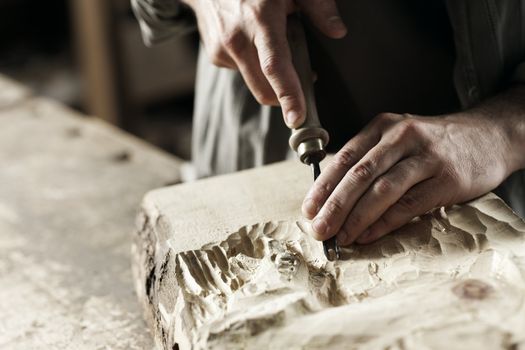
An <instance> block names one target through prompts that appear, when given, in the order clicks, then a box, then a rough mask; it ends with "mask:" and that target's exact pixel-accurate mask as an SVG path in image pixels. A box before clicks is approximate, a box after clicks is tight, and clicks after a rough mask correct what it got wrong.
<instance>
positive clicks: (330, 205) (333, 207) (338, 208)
mask: <svg viewBox="0 0 525 350" xmlns="http://www.w3.org/2000/svg"><path fill="white" fill-rule="evenodd" d="M326 213H327V214H328V216H329V217H334V216H339V215H341V214H342V213H343V202H342V201H341V199H339V198H334V199H331V200H329V201H328V202H326Z"/></svg>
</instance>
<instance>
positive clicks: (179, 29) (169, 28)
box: [131, 0, 196, 46]
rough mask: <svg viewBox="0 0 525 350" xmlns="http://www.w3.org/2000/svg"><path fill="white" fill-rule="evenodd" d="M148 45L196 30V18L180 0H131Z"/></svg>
mask: <svg viewBox="0 0 525 350" xmlns="http://www.w3.org/2000/svg"><path fill="white" fill-rule="evenodd" d="M131 6H132V8H133V12H134V13H135V16H136V17H137V19H138V21H139V25H140V29H141V31H142V38H143V40H144V43H145V44H146V45H147V46H152V45H155V44H157V43H159V42H162V41H165V40H167V39H170V38H172V37H175V36H180V35H184V34H186V33H189V32H191V31H193V30H195V28H196V25H195V20H194V17H193V15H192V13H191V10H189V9H188V8H187V7H185V6H184V5H182V4H181V3H180V1H179V0H131Z"/></svg>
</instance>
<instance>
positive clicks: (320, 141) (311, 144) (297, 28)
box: [288, 13, 339, 261]
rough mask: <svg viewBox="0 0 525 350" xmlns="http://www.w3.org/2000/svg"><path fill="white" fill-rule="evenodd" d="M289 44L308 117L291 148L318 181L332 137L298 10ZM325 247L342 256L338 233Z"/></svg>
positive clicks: (291, 24)
mask: <svg viewBox="0 0 525 350" xmlns="http://www.w3.org/2000/svg"><path fill="white" fill-rule="evenodd" d="M288 44H289V45H290V51H291V54H292V61H293V65H294V67H295V70H296V71H297V75H298V76H299V80H300V82H301V87H302V89H303V93H304V99H305V102H306V119H305V121H304V123H303V124H302V125H301V126H300V127H298V128H297V129H293V130H292V134H291V136H290V147H291V148H292V149H293V150H294V151H295V152H296V153H297V155H298V156H299V159H300V161H301V162H302V163H304V164H306V165H309V166H311V167H312V170H313V174H314V181H315V180H316V179H317V177H318V176H319V174H320V173H321V168H320V167H319V163H320V162H321V161H322V160H323V159H324V157H325V156H326V150H325V147H326V144H327V143H328V139H329V136H328V132H327V131H326V130H325V129H323V127H322V126H321V123H320V122H319V116H318V114H317V107H316V105H315V97H314V86H313V83H314V81H313V75H312V67H311V65H310V57H309V54H308V47H307V44H306V37H305V34H304V28H303V24H302V23H301V18H300V14H298V13H296V14H293V15H290V16H289V17H288ZM323 249H324V254H325V255H326V258H327V259H328V260H330V261H334V260H337V259H339V246H338V245H337V241H336V240H335V236H334V237H332V238H329V239H327V240H325V241H323Z"/></svg>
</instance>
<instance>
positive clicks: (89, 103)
mask: <svg viewBox="0 0 525 350" xmlns="http://www.w3.org/2000/svg"><path fill="white" fill-rule="evenodd" d="M197 45H198V37H197V34H194V35H189V36H185V37H182V38H176V39H174V40H171V41H169V42H167V43H163V44H161V45H158V46H156V47H154V48H147V47H145V46H144V44H143V42H142V38H141V36H140V29H139V26H138V22H137V21H136V19H135V17H134V16H133V13H132V11H131V8H130V4H129V0H53V1H34V0H31V1H30V0H0V74H4V75H7V76H9V77H11V78H13V79H15V80H17V81H19V82H21V83H23V84H25V85H27V86H29V87H30V88H32V89H33V90H34V92H35V93H36V94H38V95H43V96H47V97H51V98H53V99H56V100H59V101H61V102H63V103H65V104H66V105H69V106H70V107H72V108H74V109H76V110H79V111H81V112H84V113H86V114H90V115H96V116H98V117H100V118H102V119H105V120H107V121H108V122H110V123H112V124H115V125H117V126H119V127H121V128H123V129H124V130H127V131H129V132H131V133H133V134H135V135H137V136H139V137H141V138H143V139H145V140H147V141H149V142H151V143H153V144H156V145H157V146H160V147H162V148H164V149H166V150H167V151H169V152H172V153H174V154H176V155H178V156H180V157H182V158H185V159H188V158H189V156H190V144H191V114H192V109H193V85H194V79H195V63H196V57H197Z"/></svg>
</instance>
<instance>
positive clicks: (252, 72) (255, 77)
mask: <svg viewBox="0 0 525 350" xmlns="http://www.w3.org/2000/svg"><path fill="white" fill-rule="evenodd" d="M232 57H233V59H234V60H235V64H236V65H237V67H238V68H239V72H240V73H241V75H242V77H243V79H244V81H245V83H246V85H247V86H248V89H250V91H251V93H252V94H253V96H254V97H255V99H256V100H257V102H259V103H260V104H263V105H271V106H277V105H278V104H279V101H278V100H277V97H276V96H275V93H274V91H273V89H272V87H271V85H270V84H269V83H268V80H267V79H266V77H265V76H264V74H263V73H262V71H261V68H260V64H259V58H258V57H257V51H256V49H255V47H254V46H252V47H251V48H249V49H246V50H244V52H243V53H238V52H235V53H232Z"/></svg>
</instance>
